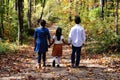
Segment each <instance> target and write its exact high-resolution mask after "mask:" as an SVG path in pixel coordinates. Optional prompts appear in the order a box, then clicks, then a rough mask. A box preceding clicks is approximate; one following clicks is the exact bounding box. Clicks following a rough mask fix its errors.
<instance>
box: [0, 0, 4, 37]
mask: <svg viewBox="0 0 120 80" xmlns="http://www.w3.org/2000/svg"><path fill="white" fill-rule="evenodd" d="M0 3H1V4H0V5H1V7H0V17H1V19H0V21H1V22H0V37H2V38H4V35H3V34H4V24H3V20H4V0H1V1H0Z"/></svg>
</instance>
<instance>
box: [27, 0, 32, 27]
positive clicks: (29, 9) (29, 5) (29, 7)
mask: <svg viewBox="0 0 120 80" xmlns="http://www.w3.org/2000/svg"><path fill="white" fill-rule="evenodd" d="M31 3H32V1H31V0H28V13H27V17H28V28H31Z"/></svg>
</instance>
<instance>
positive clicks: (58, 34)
mask: <svg viewBox="0 0 120 80" xmlns="http://www.w3.org/2000/svg"><path fill="white" fill-rule="evenodd" d="M61 35H62V28H60V27H58V28H57V30H56V37H57V40H58V41H59V40H60V37H61Z"/></svg>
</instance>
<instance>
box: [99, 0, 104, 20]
mask: <svg viewBox="0 0 120 80" xmlns="http://www.w3.org/2000/svg"><path fill="white" fill-rule="evenodd" d="M100 6H101V11H100V17H101V18H102V19H103V18H104V10H103V9H104V0H100Z"/></svg>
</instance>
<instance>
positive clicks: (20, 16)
mask: <svg viewBox="0 0 120 80" xmlns="http://www.w3.org/2000/svg"><path fill="white" fill-rule="evenodd" d="M23 2H24V0H17V3H18V44H22V43H23V34H22V33H23Z"/></svg>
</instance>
